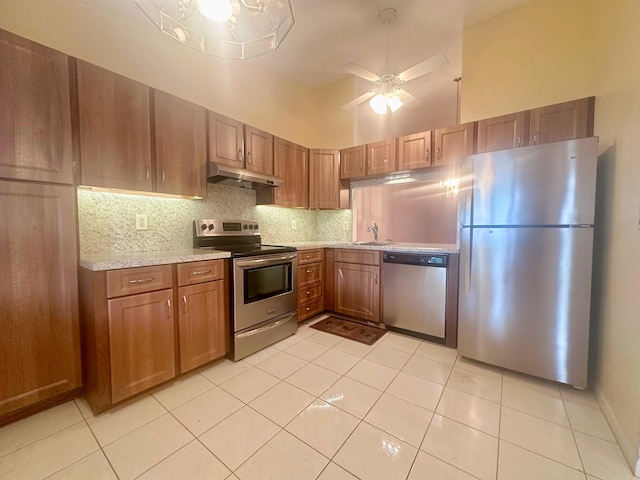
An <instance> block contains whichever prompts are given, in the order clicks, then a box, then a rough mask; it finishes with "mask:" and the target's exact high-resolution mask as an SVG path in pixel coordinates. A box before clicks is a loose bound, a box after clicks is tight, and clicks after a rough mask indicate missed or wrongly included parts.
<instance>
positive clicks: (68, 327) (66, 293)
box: [0, 65, 82, 416]
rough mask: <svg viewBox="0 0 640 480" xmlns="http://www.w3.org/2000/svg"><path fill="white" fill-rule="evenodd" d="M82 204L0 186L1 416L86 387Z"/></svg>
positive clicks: (51, 189)
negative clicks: (81, 318)
mask: <svg viewBox="0 0 640 480" xmlns="http://www.w3.org/2000/svg"><path fill="white" fill-rule="evenodd" d="M5 67H10V65H5ZM0 75H1V74H0ZM75 204H76V194H75V189H74V188H73V187H71V186H66V185H45V184H36V183H29V182H12V181H2V180H0V218H2V220H3V222H4V223H5V225H7V226H8V227H5V228H3V229H2V230H0V245H2V248H1V249H0V265H2V275H3V276H4V279H3V281H2V282H0V305H1V307H0V329H1V331H2V335H0V361H1V363H2V368H1V369H0V416H2V415H3V414H7V413H9V412H12V411H14V410H18V409H21V408H23V407H27V406H30V405H33V404H36V403H39V402H42V401H44V400H47V399H49V398H51V397H55V396H57V395H59V394H61V393H63V392H68V391H71V390H74V389H76V388H79V387H81V386H82V374H81V371H80V328H79V320H78V280H77V257H76V248H77V245H76V228H77V225H76V214H75V210H76V207H75ZM36 229H37V231H38V233H39V235H34V230H36ZM43 239H46V240H45V241H43Z"/></svg>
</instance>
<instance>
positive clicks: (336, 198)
mask: <svg viewBox="0 0 640 480" xmlns="http://www.w3.org/2000/svg"><path fill="white" fill-rule="evenodd" d="M333 199H334V200H335V201H336V202H337V201H338V194H337V193H334V194H333Z"/></svg>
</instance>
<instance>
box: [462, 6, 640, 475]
mask: <svg viewBox="0 0 640 480" xmlns="http://www.w3.org/2000/svg"><path fill="white" fill-rule="evenodd" d="M638 25H640V2H637V1H636V0H589V1H588V2H585V1H584V0H560V1H558V0H534V1H533V2H531V3H529V4H527V5H524V6H522V7H519V8H516V9H514V10H511V11H509V12H507V13H505V14H503V15H500V16H497V17H494V18H493V19H490V20H488V21H485V22H483V23H481V24H478V25H475V26H473V27H470V28H468V29H467V30H465V33H464V47H463V78H464V80H463V87H462V121H470V120H475V119H479V118H487V117H491V116H495V115H501V114H505V113H509V112H515V111H519V110H524V109H528V108H531V107H536V106H542V105H548V104H552V103H557V102H562V101H565V100H570V99H574V98H580V97H585V96H590V95H595V96H596V122H595V134H596V135H598V136H599V137H600V141H599V152H600V156H599V162H598V164H599V166H598V175H599V178H598V203H597V214H596V224H597V225H596V238H595V244H596V252H595V258H594V267H595V268H594V287H595V288H594V301H593V311H594V320H595V322H594V328H593V338H594V341H593V342H592V352H593V356H594V359H595V362H594V363H595V365H596V367H595V369H594V370H595V374H596V379H595V390H596V393H597V396H598V400H599V402H600V404H601V406H602V408H603V411H604V412H605V415H606V416H607V419H608V421H609V423H610V424H611V426H612V428H613V429H614V432H615V434H616V437H617V438H618V441H619V443H620V445H621V447H622V449H623V452H624V454H625V456H626V457H627V460H628V461H629V463H630V464H631V465H632V467H633V468H636V474H640V470H639V469H638V468H637V467H636V462H637V461H638V447H639V443H640V348H639V345H638V339H640V321H639V317H638V312H639V311H640V295H638V285H640V231H639V228H638V222H639V218H638V216H639V215H640V211H639V208H640V188H638V185H639V180H640V162H639V161H638V152H640V135H638V131H637V130H638V125H640V64H639V62H638V58H640V33H639V29H638Z"/></svg>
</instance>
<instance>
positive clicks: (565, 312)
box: [458, 228, 593, 387]
mask: <svg viewBox="0 0 640 480" xmlns="http://www.w3.org/2000/svg"><path fill="white" fill-rule="evenodd" d="M460 241H461V245H460V246H461V249H460V293H459V310H458V315H459V318H458V351H459V353H460V354H462V355H463V356H466V357H469V358H473V359H476V360H480V361H482V362H486V363H489V364H492V365H498V366H501V367H505V368H508V369H511V370H516V371H519V372H523V373H528V374H530V375H535V376H538V377H542V378H546V379H550V380H555V381H558V382H562V383H566V384H570V385H575V386H580V387H585V386H586V383H587V356H588V344H589V310H590V298H591V262H592V246H593V229H592V228H473V229H471V228H463V229H462V230H461V238H460Z"/></svg>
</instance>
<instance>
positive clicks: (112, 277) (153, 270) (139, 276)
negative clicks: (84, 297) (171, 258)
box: [107, 265, 172, 298]
mask: <svg viewBox="0 0 640 480" xmlns="http://www.w3.org/2000/svg"><path fill="white" fill-rule="evenodd" d="M171 287H172V285H171V265H156V266H153V267H137V268H125V269H122V270H109V271H108V272H107V297H108V298H113V297H122V296H124V295H132V294H134V293H144V292H152V291H154V290H160V289H163V288H171Z"/></svg>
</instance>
